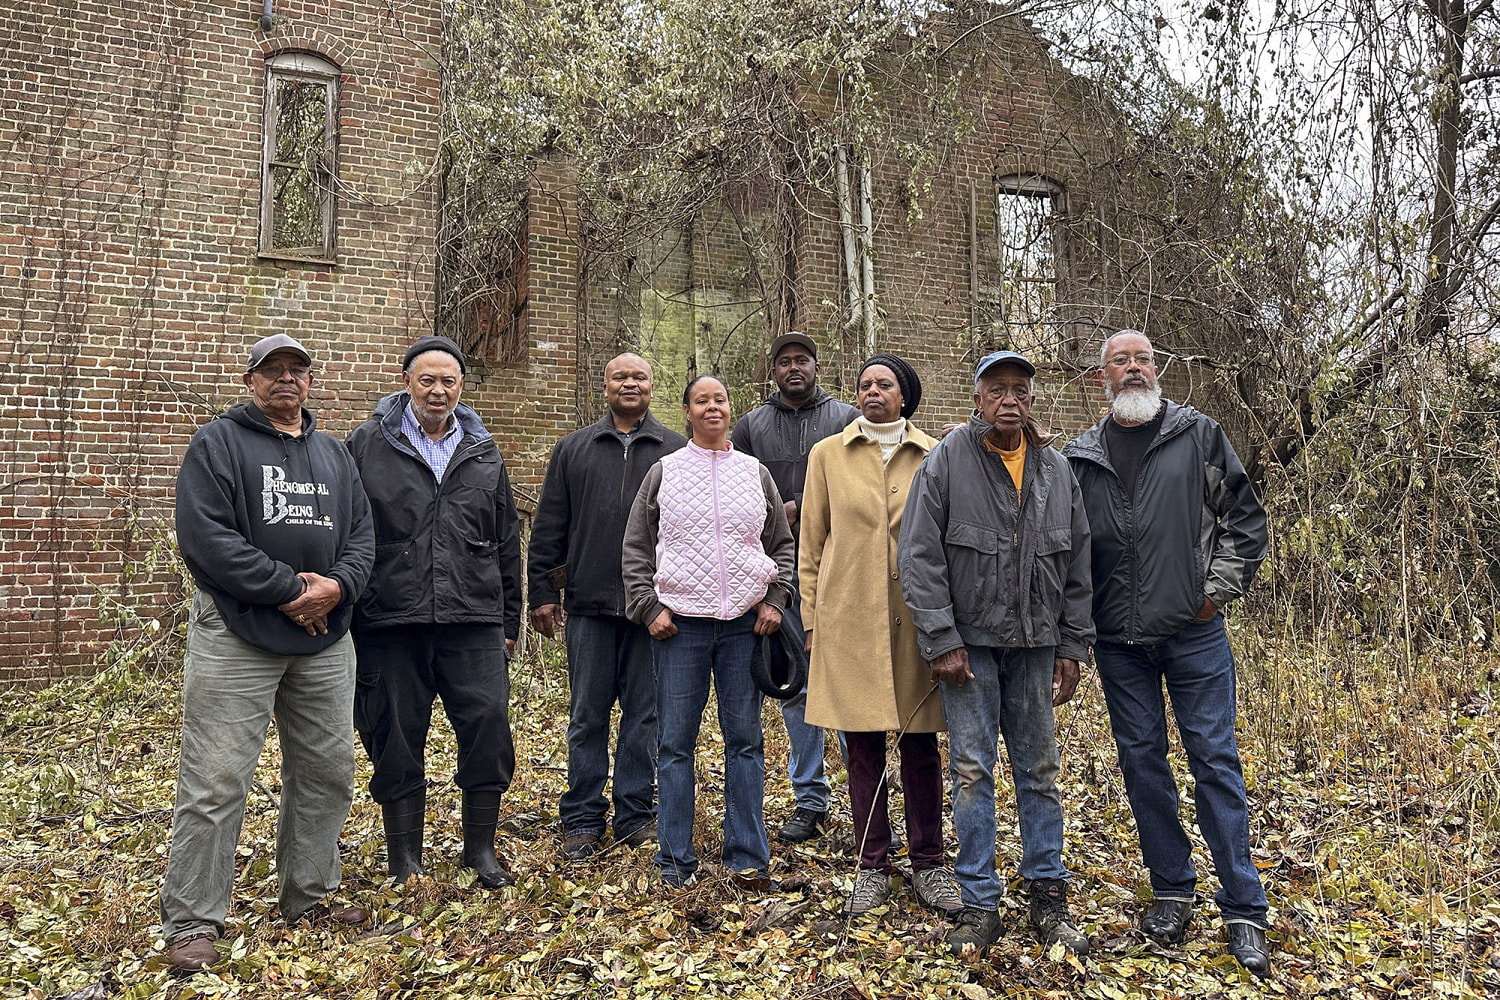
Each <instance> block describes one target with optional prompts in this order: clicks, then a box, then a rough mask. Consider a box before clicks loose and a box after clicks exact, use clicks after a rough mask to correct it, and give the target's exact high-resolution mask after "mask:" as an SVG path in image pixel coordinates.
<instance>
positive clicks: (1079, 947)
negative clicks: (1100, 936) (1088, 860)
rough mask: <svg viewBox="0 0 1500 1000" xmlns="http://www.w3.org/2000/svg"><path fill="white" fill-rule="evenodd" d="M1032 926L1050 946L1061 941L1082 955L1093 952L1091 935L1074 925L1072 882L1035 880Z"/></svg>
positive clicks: (1043, 941) (1065, 946)
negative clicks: (1070, 900)
mask: <svg viewBox="0 0 1500 1000" xmlns="http://www.w3.org/2000/svg"><path fill="white" fill-rule="evenodd" d="M1028 919H1029V921H1030V923H1031V926H1032V927H1033V928H1035V929H1036V932H1037V934H1038V935H1040V936H1041V939H1042V943H1043V944H1044V945H1046V946H1047V947H1049V948H1050V947H1051V946H1052V945H1054V944H1060V945H1062V946H1063V947H1064V948H1066V949H1068V950H1069V951H1070V952H1072V953H1073V954H1075V955H1077V956H1079V957H1080V958H1082V957H1083V956H1084V955H1087V954H1088V953H1089V939H1088V935H1086V934H1084V933H1083V932H1082V931H1080V930H1079V929H1078V928H1077V927H1075V926H1074V925H1073V918H1072V917H1071V916H1070V915H1069V914H1068V883H1066V882H1064V881H1063V880H1062V879H1060V878H1039V879H1036V880H1035V881H1033V882H1032V883H1031V912H1030V914H1029V918H1028Z"/></svg>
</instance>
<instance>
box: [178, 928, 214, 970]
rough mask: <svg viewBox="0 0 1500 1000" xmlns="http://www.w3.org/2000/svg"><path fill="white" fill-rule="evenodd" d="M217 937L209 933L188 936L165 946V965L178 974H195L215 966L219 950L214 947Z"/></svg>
mask: <svg viewBox="0 0 1500 1000" xmlns="http://www.w3.org/2000/svg"><path fill="white" fill-rule="evenodd" d="M217 939H218V935H216V934H213V933H212V932H209V931H204V932H202V933H201V934H189V935H188V936H187V937H185V938H178V939H177V940H176V941H173V942H172V943H171V944H169V945H167V964H168V965H170V966H171V967H172V968H174V969H176V970H177V971H178V972H197V971H198V970H200V969H207V968H208V967H209V966H212V965H217V964H218V962H219V959H220V957H221V956H220V955H219V950H218V949H217V948H215V947H214V941H216V940H217Z"/></svg>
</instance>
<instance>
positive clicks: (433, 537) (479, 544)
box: [347, 392, 521, 639]
mask: <svg viewBox="0 0 1500 1000" xmlns="http://www.w3.org/2000/svg"><path fill="white" fill-rule="evenodd" d="M410 399H411V397H410V395H409V394H408V393H405V392H398V393H395V394H393V395H390V396H387V397H385V398H384V399H382V400H381V401H380V402H379V403H378V404H377V405H376V407H375V413H374V415H373V416H371V417H370V419H368V420H366V421H365V422H364V423H362V424H360V425H359V426H358V427H356V428H354V430H353V431H351V432H350V434H349V440H348V442H347V443H348V446H349V452H350V454H352V455H353V456H354V461H355V464H356V465H358V466H359V470H360V475H361V476H362V477H363V478H364V481H365V489H366V492H367V493H369V495H370V509H371V511H372V512H373V514H374V517H375V569H374V572H373V573H372V574H371V576H370V584H369V586H368V587H366V588H365V592H364V594H363V595H362V596H361V597H360V599H359V605H358V606H357V607H356V609H355V616H354V625H355V628H356V629H362V628H375V627H379V626H389V625H423V624H435V625H503V626H504V627H505V635H506V637H507V638H510V639H515V638H517V637H519V636H520V634H521V540H520V530H519V522H518V519H517V516H516V502H515V498H514V497H513V496H512V495H511V490H510V476H509V475H508V474H507V473H506V471H505V460H504V459H503V458H501V456H500V448H499V446H498V445H496V444H495V439H494V438H492V437H490V433H489V431H487V430H485V428H484V424H483V422H482V421H480V419H479V414H477V413H475V412H474V411H473V410H472V409H470V408H469V407H467V406H464V405H463V404H462V403H460V404H459V405H458V407H457V408H456V409H455V411H454V414H455V416H456V418H457V419H458V420H459V421H460V422H461V423H462V424H463V429H464V436H463V438H462V440H460V441H459V443H458V449H457V450H456V451H455V452H454V453H453V458H452V460H451V461H450V462H449V463H448V468H447V470H446V471H445V472H444V473H443V481H442V483H439V482H438V481H437V477H436V476H434V475H433V474H432V469H431V468H430V467H429V466H428V465H427V462H426V461H424V460H423V458H422V456H421V455H419V454H418V453H417V450H416V448H415V447H414V446H413V445H412V444H411V442H410V441H408V440H407V439H406V435H405V434H404V433H403V432H402V430H401V414H402V412H403V411H404V410H405V409H406V407H407V403H408V402H409V400H410Z"/></svg>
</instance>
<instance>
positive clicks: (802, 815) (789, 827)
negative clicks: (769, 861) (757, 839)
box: [776, 806, 828, 844]
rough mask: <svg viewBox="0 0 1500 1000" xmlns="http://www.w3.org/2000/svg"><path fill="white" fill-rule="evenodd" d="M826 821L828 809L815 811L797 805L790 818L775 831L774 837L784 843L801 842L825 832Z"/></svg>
mask: <svg viewBox="0 0 1500 1000" xmlns="http://www.w3.org/2000/svg"><path fill="white" fill-rule="evenodd" d="M827 822H828V810H826V809H825V810H823V811H822V812H817V811H815V810H813V809H803V808H802V807H801V806H798V807H797V811H796V812H794V813H792V818H791V819H789V820H787V821H786V825H785V826H783V827H782V828H781V829H780V830H777V831H776V839H777V840H779V841H781V842H782V843H784V844H801V843H805V842H806V841H809V840H812V839H813V838H814V837H821V836H823V834H824V832H825V826H824V824H826V823H827Z"/></svg>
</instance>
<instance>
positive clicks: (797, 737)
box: [781, 597, 842, 812]
mask: <svg viewBox="0 0 1500 1000" xmlns="http://www.w3.org/2000/svg"><path fill="white" fill-rule="evenodd" d="M782 614H785V615H789V616H791V617H793V618H795V619H796V623H797V630H798V631H799V632H800V631H801V630H802V599H801V597H793V598H792V606H791V607H789V608H787V609H786V610H785V611H783V612H782ZM806 714H807V688H805V687H804V688H803V689H802V690H801V691H799V692H797V694H795V695H793V696H792V697H790V698H788V699H786V700H785V701H783V702H782V703H781V721H782V722H783V723H785V724H786V745H787V755H786V773H787V777H788V778H790V779H791V782H792V793H793V794H794V795H795V796H796V800H797V808H799V809H811V810H812V811H813V812H825V811H826V810H827V809H828V798H829V792H830V789H829V785H828V774H827V772H826V771H825V769H824V766H823V751H824V748H825V746H826V744H825V742H824V739H823V728H822V727H821V726H809V725H808V724H807V719H806ZM840 742H842V740H841V741H840Z"/></svg>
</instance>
